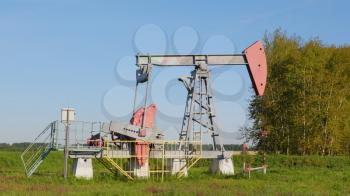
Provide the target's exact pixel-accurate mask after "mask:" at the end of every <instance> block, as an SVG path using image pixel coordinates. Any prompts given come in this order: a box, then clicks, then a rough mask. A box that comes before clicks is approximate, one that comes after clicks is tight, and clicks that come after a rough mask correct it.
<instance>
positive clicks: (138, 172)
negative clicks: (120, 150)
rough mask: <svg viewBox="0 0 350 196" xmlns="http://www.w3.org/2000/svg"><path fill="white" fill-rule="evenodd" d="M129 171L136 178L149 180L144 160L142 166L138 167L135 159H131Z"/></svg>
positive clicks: (147, 167)
mask: <svg viewBox="0 0 350 196" xmlns="http://www.w3.org/2000/svg"><path fill="white" fill-rule="evenodd" d="M131 171H133V175H134V177H136V178H139V179H140V178H141V179H142V178H145V179H146V178H149V164H148V160H146V162H145V164H144V165H143V166H140V165H139V164H138V162H137V161H136V160H135V159H131Z"/></svg>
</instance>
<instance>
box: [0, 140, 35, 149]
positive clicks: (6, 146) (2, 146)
mask: <svg viewBox="0 0 350 196" xmlns="http://www.w3.org/2000/svg"><path fill="white" fill-rule="evenodd" d="M29 144H30V143H29V142H21V143H13V144H8V143H0V150H14V151H22V150H24V149H26V148H27V147H28V146H29Z"/></svg>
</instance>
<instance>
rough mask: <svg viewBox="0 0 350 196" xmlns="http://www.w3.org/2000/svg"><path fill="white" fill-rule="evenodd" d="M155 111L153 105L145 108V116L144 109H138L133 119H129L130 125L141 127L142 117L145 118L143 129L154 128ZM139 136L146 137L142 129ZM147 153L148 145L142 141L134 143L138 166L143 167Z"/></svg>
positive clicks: (155, 108)
mask: <svg viewBox="0 0 350 196" xmlns="http://www.w3.org/2000/svg"><path fill="white" fill-rule="evenodd" d="M156 111H157V107H156V105H155V104H151V105H149V106H148V107H147V110H146V115H144V113H145V108H144V107H142V108H140V109H138V110H137V111H136V112H135V113H134V115H133V117H132V118H131V119H130V124H132V125H136V126H142V122H143V117H144V116H145V118H146V119H145V122H144V123H145V126H144V128H154V126H155V117H156ZM139 136H146V132H145V130H144V129H141V130H140V133H139ZM148 153H149V143H148V142H143V141H137V142H136V143H135V154H136V160H137V162H138V164H139V165H140V166H143V165H144V164H145V163H146V161H147V159H148Z"/></svg>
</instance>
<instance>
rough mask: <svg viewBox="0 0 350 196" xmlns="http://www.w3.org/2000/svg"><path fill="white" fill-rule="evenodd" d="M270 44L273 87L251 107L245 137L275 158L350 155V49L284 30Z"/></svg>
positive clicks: (268, 37) (266, 41) (267, 39)
mask: <svg viewBox="0 0 350 196" xmlns="http://www.w3.org/2000/svg"><path fill="white" fill-rule="evenodd" d="M264 44H265V52H266V55H267V61H268V82H267V87H266V91H265V95H264V96H263V97H257V96H254V97H253V98H252V100H251V102H250V106H249V117H250V119H252V120H253V126H251V127H245V128H242V129H241V132H242V135H243V137H245V138H246V139H247V140H250V141H252V142H253V144H255V146H256V147H257V148H259V149H264V150H266V151H269V152H276V153H285V154H303V155H305V154H320V155H335V154H350V47H349V46H346V45H344V46H335V45H325V44H323V43H322V42H321V41H320V40H318V39H312V40H309V41H302V39H301V38H300V37H297V36H287V35H286V33H285V32H282V31H281V30H277V31H275V32H274V33H272V34H269V35H266V36H265V38H264Z"/></svg>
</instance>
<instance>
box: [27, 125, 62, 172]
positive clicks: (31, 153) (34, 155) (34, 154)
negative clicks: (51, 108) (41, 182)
mask: <svg viewBox="0 0 350 196" xmlns="http://www.w3.org/2000/svg"><path fill="white" fill-rule="evenodd" d="M56 125H57V121H54V122H52V123H50V124H49V125H48V126H47V127H46V128H45V129H44V130H43V131H42V132H41V133H40V134H39V135H38V136H37V137H36V138H35V139H34V141H33V142H32V143H31V144H30V145H29V146H28V147H27V148H26V149H25V150H24V151H23V153H22V154H21V160H22V163H23V166H24V169H25V173H26V175H27V176H28V177H30V176H31V175H32V174H33V173H34V172H35V170H36V169H37V168H38V167H39V165H40V164H41V163H42V162H43V160H44V159H45V158H46V157H47V155H48V154H49V153H50V151H51V150H52V149H54V147H55V131H56V129H55V127H56Z"/></svg>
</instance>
